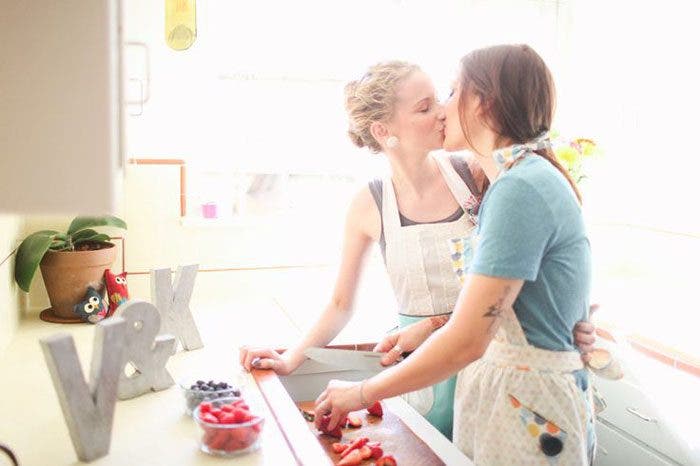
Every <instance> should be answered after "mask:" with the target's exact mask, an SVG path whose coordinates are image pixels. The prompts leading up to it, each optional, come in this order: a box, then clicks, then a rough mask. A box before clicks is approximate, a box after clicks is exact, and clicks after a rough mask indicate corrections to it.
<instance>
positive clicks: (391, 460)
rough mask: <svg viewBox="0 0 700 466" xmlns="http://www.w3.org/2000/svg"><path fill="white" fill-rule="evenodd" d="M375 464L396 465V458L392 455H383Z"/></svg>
mask: <svg viewBox="0 0 700 466" xmlns="http://www.w3.org/2000/svg"><path fill="white" fill-rule="evenodd" d="M374 465H375V466H396V459H394V457H393V456H391V455H386V456H382V457H381V458H379V459H378V460H377V461H376V462H375V463H374Z"/></svg>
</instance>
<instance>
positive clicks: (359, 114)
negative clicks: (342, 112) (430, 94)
mask: <svg viewBox="0 0 700 466" xmlns="http://www.w3.org/2000/svg"><path fill="white" fill-rule="evenodd" d="M419 70H420V68H419V67H418V66H417V65H414V64H411V63H407V62H403V61H388V62H381V63H377V64H376V65H374V66H372V67H370V69H369V70H368V71H367V73H366V74H365V75H364V76H363V77H362V79H360V80H358V81H350V82H349V83H348V84H346V85H345V109H346V111H347V112H348V118H349V119H350V128H349V130H348V135H349V136H350V140H351V141H352V142H353V143H354V144H355V145H356V146H358V147H365V146H367V147H369V149H370V150H371V151H372V152H373V153H375V154H376V153H378V152H381V150H382V147H381V146H380V145H379V143H378V142H377V140H376V139H374V136H372V133H371V131H370V126H371V125H372V123H374V122H375V121H387V120H389V119H390V118H391V116H392V114H393V111H394V104H395V103H396V89H397V87H398V85H399V83H401V82H402V81H403V80H404V79H405V78H406V77H408V76H409V75H410V74H411V73H413V72H415V71H419Z"/></svg>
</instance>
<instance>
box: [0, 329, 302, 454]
mask: <svg viewBox="0 0 700 466" xmlns="http://www.w3.org/2000/svg"><path fill="white" fill-rule="evenodd" d="M57 332H68V333H70V334H71V335H73V337H74V339H75V343H76V348H77V350H78V354H79V356H80V360H81V364H82V367H83V373H84V374H86V373H88V372H87V369H88V368H89V364H90V358H91V353H92V339H93V332H94V327H93V326H89V325H77V326H76V325H72V326H62V325H54V324H47V323H44V322H41V321H38V320H36V321H25V322H23V323H22V325H21V326H20V329H19V331H18V332H17V334H16V335H15V338H14V339H13V341H12V343H11V344H10V347H9V348H8V349H7V350H6V351H5V352H4V353H3V354H2V355H1V356H0V370H2V374H3V376H2V383H1V384H0V418H2V423H0V442H1V443H4V444H6V445H8V446H10V448H12V450H13V451H14V452H15V454H16V455H17V456H18V459H19V461H20V464H21V465H23V466H33V465H37V466H46V465H49V464H50V465H52V466H53V465H69V464H78V463H80V462H79V461H78V460H77V457H76V454H75V452H74V450H73V445H72V443H71V440H70V436H69V434H68V429H67V427H66V424H65V421H64V418H63V413H62V411H61V407H60V405H59V403H58V398H57V396H56V393H55V391H54V387H53V384H52V382H51V377H50V375H49V372H48V369H47V367H46V364H45V363H44V358H43V354H42V352H41V347H40V345H39V338H42V337H45V336H48V335H52V334H54V333H57ZM218 343H220V344H218V345H217V344H213V343H207V341H206V340H205V346H204V348H202V349H199V350H195V351H190V352H179V353H177V354H176V355H174V356H173V357H171V358H170V360H169V362H168V366H167V367H168V370H169V371H170V373H171V375H172V376H173V379H175V380H176V382H177V381H178V380H179V379H181V378H183V377H185V378H187V377H200V376H201V377H207V378H216V379H221V380H233V381H234V382H236V381H237V382H238V383H240V384H241V386H242V392H243V393H242V395H243V396H244V397H245V398H246V399H247V400H249V403H250V404H251V406H254V407H255V409H256V410H258V411H259V412H261V413H262V414H263V415H264V416H265V418H266V423H265V427H264V429H263V433H262V436H261V447H260V449H259V450H258V451H256V452H254V453H250V454H247V455H244V456H240V457H237V459H236V460H235V464H237V465H241V466H258V465H260V466H262V465H275V466H280V465H292V464H294V458H293V456H292V454H291V452H290V451H289V449H288V447H287V444H286V442H285V440H284V437H283V436H282V433H281V432H280V430H279V428H278V427H277V424H276V423H275V422H274V419H273V418H272V416H271V415H270V413H269V411H268V410H267V406H266V405H265V403H264V402H263V400H262V398H261V397H260V394H259V392H258V391H257V388H256V387H255V383H254V381H253V380H252V377H251V376H250V375H249V374H243V373H241V372H240V371H239V369H238V360H237V350H236V349H235V348H237V346H234V345H233V344H232V343H233V342H231V341H230V340H229V341H225V340H224V341H219V342H218ZM189 374H192V375H189ZM184 409H185V403H184V398H183V395H182V393H181V391H180V388H179V386H178V385H177V383H176V384H175V385H174V386H172V387H170V388H168V389H167V390H163V391H161V392H154V393H149V394H146V395H142V396H140V397H137V398H134V399H132V400H124V401H119V400H118V401H117V404H116V411H115V415H114V426H113V428H112V443H111V447H110V452H109V454H108V455H107V456H105V457H103V458H100V459H98V460H96V461H94V462H92V463H90V464H94V465H126V464H138V465H168V466H172V465H178V464H186V465H207V464H221V462H222V460H221V458H216V457H212V456H209V455H206V454H204V453H202V452H200V451H199V449H198V443H197V442H198V439H199V430H198V429H199V428H198V427H197V426H196V424H195V422H194V420H192V419H191V418H190V417H189V416H187V415H186V414H185V411H184ZM5 461H6V459H5V457H4V455H2V456H0V465H3V466H4V465H5V464H6V463H5ZM8 464H9V463H8Z"/></svg>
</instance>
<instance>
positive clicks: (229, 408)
mask: <svg viewBox="0 0 700 466" xmlns="http://www.w3.org/2000/svg"><path fill="white" fill-rule="evenodd" d="M233 409H234V406H233V405H223V406H222V407H221V411H223V412H224V413H232V412H233Z"/></svg>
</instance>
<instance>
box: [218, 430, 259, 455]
mask: <svg viewBox="0 0 700 466" xmlns="http://www.w3.org/2000/svg"><path fill="white" fill-rule="evenodd" d="M229 430H230V431H231V432H229V434H228V435H229V437H228V444H227V445H226V447H227V449H228V450H241V449H243V448H248V447H249V446H250V445H252V444H253V442H255V440H256V439H257V438H258V434H257V432H255V431H254V430H253V429H252V428H250V427H241V428H237V429H229Z"/></svg>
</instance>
